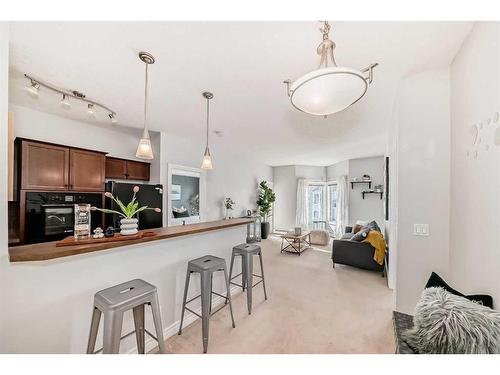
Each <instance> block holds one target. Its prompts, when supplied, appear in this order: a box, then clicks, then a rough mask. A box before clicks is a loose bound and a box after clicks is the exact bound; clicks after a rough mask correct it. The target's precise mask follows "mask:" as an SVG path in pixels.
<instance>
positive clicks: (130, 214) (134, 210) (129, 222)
mask: <svg viewBox="0 0 500 375" xmlns="http://www.w3.org/2000/svg"><path fill="white" fill-rule="evenodd" d="M133 191H134V196H133V197H132V200H131V201H130V202H129V203H128V204H126V205H125V204H124V203H122V201H121V200H120V199H118V197H115V196H113V194H111V193H110V192H106V193H104V195H105V196H106V197H107V198H111V199H113V200H114V201H115V202H116V204H117V205H118V207H120V210H121V212H120V211H115V210H109V209H107V208H98V207H92V208H91V209H92V210H93V211H95V210H97V211H101V212H105V213H107V214H117V215H119V216H121V217H122V219H121V220H120V234H121V235H123V236H128V235H132V234H136V233H137V227H138V222H139V220H138V219H137V217H136V216H137V214H138V213H139V212H141V211H144V210H154V211H155V212H161V209H159V208H152V207H148V206H141V207H139V202H137V199H136V197H135V195H136V194H137V192H138V191H139V186H134V188H133Z"/></svg>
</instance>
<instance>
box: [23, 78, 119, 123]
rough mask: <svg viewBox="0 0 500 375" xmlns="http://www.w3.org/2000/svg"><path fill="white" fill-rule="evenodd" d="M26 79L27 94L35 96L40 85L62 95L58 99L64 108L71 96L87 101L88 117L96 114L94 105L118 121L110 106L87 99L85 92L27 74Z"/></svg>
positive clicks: (68, 103)
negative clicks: (68, 88) (56, 84)
mask: <svg viewBox="0 0 500 375" xmlns="http://www.w3.org/2000/svg"><path fill="white" fill-rule="evenodd" d="M24 76H25V77H26V78H27V79H29V81H30V83H29V85H27V86H26V87H25V90H26V92H27V93H28V94H30V95H31V96H34V97H37V96H38V94H39V91H40V90H39V89H40V87H41V86H43V87H44V88H46V89H48V90H50V91H54V92H56V93H58V94H60V95H62V99H61V100H60V101H59V103H60V104H61V107H63V108H64V109H70V108H71V102H70V101H69V98H70V97H71V98H73V99H72V100H79V101H81V102H84V103H87V112H88V114H89V116H90V117H92V118H93V117H95V115H96V107H100V108H102V109H103V110H104V113H108V116H109V118H110V120H111V123H112V124H116V123H117V122H118V121H117V120H116V112H115V111H113V110H112V109H111V108H108V107H106V106H105V105H104V104H101V103H99V102H96V101H94V100H90V99H87V98H86V97H85V94H83V93H81V92H79V91H76V90H67V89H63V88H59V87H57V86H55V85H52V84H50V83H47V82H43V81H41V80H39V79H38V78H35V77H32V76H30V75H28V74H25V75H24Z"/></svg>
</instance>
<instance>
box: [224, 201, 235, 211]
mask: <svg viewBox="0 0 500 375" xmlns="http://www.w3.org/2000/svg"><path fill="white" fill-rule="evenodd" d="M233 205H234V201H233V200H232V199H231V198H225V199H224V207H226V209H227V210H232V209H233Z"/></svg>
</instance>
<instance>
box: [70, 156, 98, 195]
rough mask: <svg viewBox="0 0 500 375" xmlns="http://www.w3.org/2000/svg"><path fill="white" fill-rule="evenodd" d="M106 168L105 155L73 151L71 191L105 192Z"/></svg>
mask: <svg viewBox="0 0 500 375" xmlns="http://www.w3.org/2000/svg"><path fill="white" fill-rule="evenodd" d="M105 167H106V159H105V156H104V154H101V153H98V152H92V151H85V150H78V149H71V150H70V178H69V183H70V186H69V190H74V191H104V182H105Z"/></svg>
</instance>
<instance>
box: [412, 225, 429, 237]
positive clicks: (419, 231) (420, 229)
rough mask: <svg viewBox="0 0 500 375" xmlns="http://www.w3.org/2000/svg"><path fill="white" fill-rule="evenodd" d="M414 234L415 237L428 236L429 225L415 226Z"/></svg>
mask: <svg viewBox="0 0 500 375" xmlns="http://www.w3.org/2000/svg"><path fill="white" fill-rule="evenodd" d="M413 234H414V235H415V236H428V235H429V224H413Z"/></svg>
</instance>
